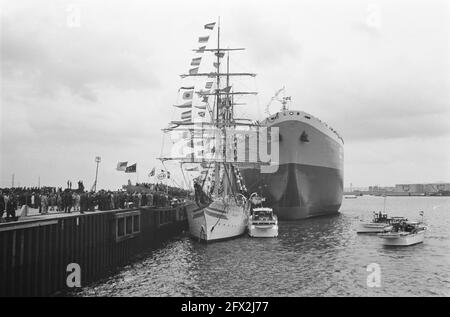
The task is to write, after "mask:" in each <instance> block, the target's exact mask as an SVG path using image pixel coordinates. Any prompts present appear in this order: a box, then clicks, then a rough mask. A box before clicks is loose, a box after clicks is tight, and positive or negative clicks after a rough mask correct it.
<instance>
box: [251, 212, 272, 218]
mask: <svg viewBox="0 0 450 317" xmlns="http://www.w3.org/2000/svg"><path fill="white" fill-rule="evenodd" d="M254 219H255V220H271V219H272V211H271V210H254Z"/></svg>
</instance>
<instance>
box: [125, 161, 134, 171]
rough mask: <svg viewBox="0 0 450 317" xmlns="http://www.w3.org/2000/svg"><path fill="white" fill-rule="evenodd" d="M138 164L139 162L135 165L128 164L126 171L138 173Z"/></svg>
mask: <svg viewBox="0 0 450 317" xmlns="http://www.w3.org/2000/svg"><path fill="white" fill-rule="evenodd" d="M136 164H137V163H134V164H133V165H130V166H128V167H127V168H126V169H125V173H136Z"/></svg>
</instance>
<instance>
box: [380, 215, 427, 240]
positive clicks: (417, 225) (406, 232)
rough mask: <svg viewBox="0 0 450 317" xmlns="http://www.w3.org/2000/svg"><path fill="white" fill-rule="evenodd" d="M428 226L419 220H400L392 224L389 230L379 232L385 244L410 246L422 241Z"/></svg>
mask: <svg viewBox="0 0 450 317" xmlns="http://www.w3.org/2000/svg"><path fill="white" fill-rule="evenodd" d="M426 230H427V227H426V226H425V225H424V224H423V223H422V222H418V221H399V222H397V223H394V224H392V229H391V230H390V231H389V232H384V233H379V234H378V236H379V237H380V238H382V239H383V245H391V246H409V245H414V244H418V243H422V242H423V240H424V238H425V231H426Z"/></svg>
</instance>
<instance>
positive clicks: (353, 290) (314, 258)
mask: <svg viewBox="0 0 450 317" xmlns="http://www.w3.org/2000/svg"><path fill="white" fill-rule="evenodd" d="M383 204H384V198H383V197H374V196H363V197H358V198H357V199H344V200H343V203H342V207H341V209H340V213H339V214H338V215H336V216H331V217H321V218H314V219H308V220H303V221H295V222H281V223H280V229H279V236H278V238H274V239H255V238H249V237H247V236H242V237H240V238H237V239H233V240H229V241H224V242H216V243H212V244H209V245H205V244H202V243H198V242H197V241H194V240H192V239H190V238H189V237H188V235H187V233H186V234H184V235H181V236H178V237H177V238H175V239H172V240H170V241H169V242H167V243H165V244H164V245H162V246H161V247H160V248H158V249H156V250H153V251H151V252H150V251H149V252H147V253H142V254H140V255H139V256H137V257H135V258H133V259H132V260H131V261H130V262H129V263H128V264H127V265H126V266H125V267H122V268H119V269H117V271H116V272H112V274H111V276H110V277H108V278H106V279H103V280H101V281H99V282H96V283H94V284H91V285H87V286H85V287H83V288H82V289H80V290H79V291H77V292H73V293H71V294H69V295H72V296H450V197H387V199H386V212H387V213H388V214H389V216H406V217H407V218H408V219H409V220H417V219H420V216H419V211H420V210H423V211H424V222H425V223H426V224H427V225H428V227H429V230H428V231H427V233H426V237H425V241H424V243H422V244H418V245H414V246H409V247H386V246H382V245H381V239H380V238H378V237H377V236H376V235H361V234H359V235H358V234H356V229H357V225H358V222H359V219H361V218H364V219H367V220H369V219H370V218H371V216H372V212H373V211H382V210H383ZM373 263H375V264H373ZM374 265H375V266H376V267H378V268H379V273H380V274H379V277H380V279H379V281H380V283H379V284H377V285H373V284H371V283H368V276H369V275H370V274H372V271H368V266H369V268H370V267H374Z"/></svg>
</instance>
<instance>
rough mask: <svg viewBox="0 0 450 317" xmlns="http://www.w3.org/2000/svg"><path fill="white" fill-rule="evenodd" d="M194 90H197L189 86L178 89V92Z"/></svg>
mask: <svg viewBox="0 0 450 317" xmlns="http://www.w3.org/2000/svg"><path fill="white" fill-rule="evenodd" d="M194 88H195V87H194V86H189V87H186V86H184V87H180V89H178V91H180V90H192V89H194Z"/></svg>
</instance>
